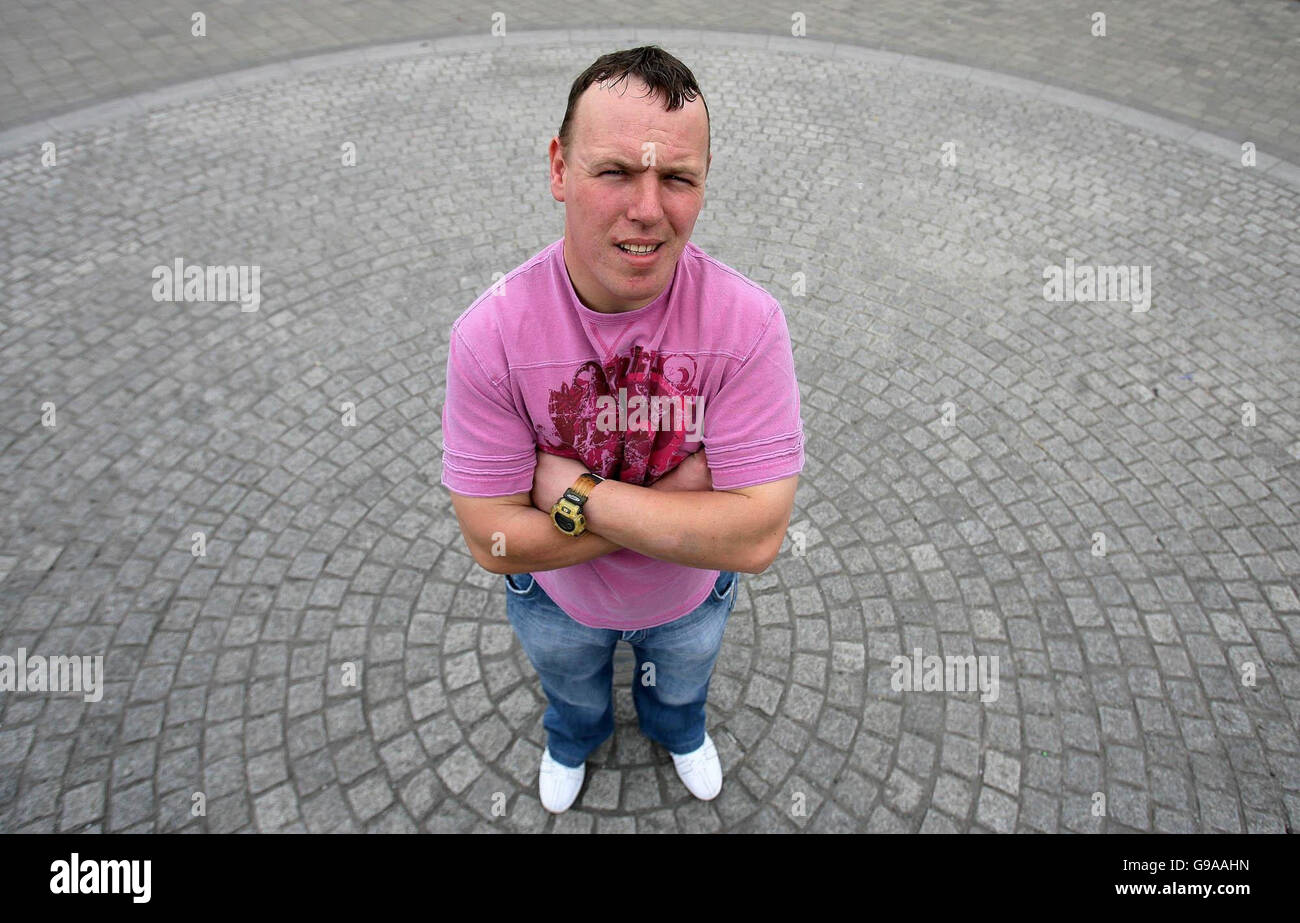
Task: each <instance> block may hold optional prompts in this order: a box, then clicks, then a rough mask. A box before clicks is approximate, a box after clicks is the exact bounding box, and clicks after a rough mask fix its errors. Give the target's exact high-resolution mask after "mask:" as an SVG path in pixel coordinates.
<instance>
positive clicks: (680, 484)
mask: <svg viewBox="0 0 1300 923" xmlns="http://www.w3.org/2000/svg"><path fill="white" fill-rule="evenodd" d="M650 489H651V490H712V489H713V473H712V472H711V471H709V460H708V458H707V457H706V456H705V454H704V449H703V448H700V449H699V451H697V452H695V453H694V454H692V455H687V456H686V457H685V458H683V459H682V460H681V461H680V462H678V463H677V467H676V468H674V469H673V470H672V471H669V472H668V473H667V474H665V475H664V476H663V477H661V478H660V479H659V480H657V481H655V482H654V483H653V484H651V485H650Z"/></svg>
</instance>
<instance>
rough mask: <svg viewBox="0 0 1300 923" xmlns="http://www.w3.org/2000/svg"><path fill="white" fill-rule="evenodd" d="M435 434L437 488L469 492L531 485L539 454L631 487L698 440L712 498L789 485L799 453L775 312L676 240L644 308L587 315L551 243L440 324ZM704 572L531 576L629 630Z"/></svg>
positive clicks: (661, 619)
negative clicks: (671, 265) (662, 280)
mask: <svg viewBox="0 0 1300 923" xmlns="http://www.w3.org/2000/svg"><path fill="white" fill-rule="evenodd" d="M496 289H499V290H500V291H501V294H499V295H498V294H494V291H495V290H496ZM442 439H443V443H442V450H443V456H442V484H443V486H445V487H446V488H448V489H449V490H451V491H454V492H455V493H458V494H464V495H467V496H471V497H498V496H505V495H509V494H516V493H523V492H526V491H530V490H532V486H533V469H534V468H535V467H536V456H535V453H536V451H537V449H538V448H541V449H542V450H543V451H548V452H551V453H553V454H556V455H562V456H565V457H568V458H576V459H578V460H579V461H581V462H583V463H584V464H585V465H586V466H587V468H588V470H590V471H594V472H595V473H596V474H599V475H601V476H602V477H607V478H614V479H617V480H621V481H625V482H627V483H629V484H635V485H638V486H642V487H646V486H649V485H650V484H653V483H654V482H655V481H656V480H657V479H658V478H660V477H661V476H663V475H664V474H666V473H668V472H669V471H671V470H672V469H673V468H675V467H677V465H678V464H679V463H680V462H681V461H682V459H684V458H686V457H687V456H688V455H691V454H692V453H694V452H695V451H697V450H698V449H699V448H700V447H701V444H702V445H703V446H704V447H705V448H706V449H707V450H708V453H709V470H710V472H711V474H712V476H713V486H714V489H715V490H728V489H732V488H737V487H750V486H752V485H754V484H762V483H765V482H767V481H775V480H779V479H781V478H786V477H790V476H791V475H794V474H798V473H799V472H800V471H802V470H803V462H804V455H803V426H802V422H801V420H800V419H799V385H798V382H797V381H796V379H795V372H794V356H793V353H792V351H791V347H790V333H789V330H788V329H787V328H786V323H785V315H784V314H783V313H782V311H781V306H780V305H779V304H778V303H777V301H776V299H775V298H773V297H772V296H771V295H769V294H768V293H767V292H766V291H765V290H764V289H763V288H761V287H760V286H759V285H757V284H755V283H754V282H751V281H750V280H749V279H747V278H745V277H744V276H742V275H741V274H740V273H738V272H736V271H735V270H734V269H731V268H730V267H728V266H725V265H723V264H722V263H720V262H718V261H717V260H715V259H713V258H712V257H710V256H709V255H708V254H706V253H705V252H704V251H703V250H701V249H700V248H699V247H697V246H695V244H693V243H690V242H689V241H688V242H687V244H686V247H685V248H684V250H683V251H682V255H681V258H680V259H679V260H678V262H677V266H676V269H675V272H674V275H673V278H672V281H671V282H670V283H669V284H668V286H667V287H666V288H665V289H664V290H663V292H661V293H660V294H659V297H657V298H656V299H655V300H654V301H652V302H651V303H650V304H648V305H645V306H644V307H641V308H638V309H637V310H635V311H627V312H624V313H622V314H602V313H600V312H598V311H592V310H591V309H590V308H587V307H586V306H584V305H583V304H582V302H581V301H579V300H578V296H577V294H576V293H575V292H574V290H573V283H572V281H571V280H570V279H569V273H568V270H567V269H566V267H565V265H564V239H563V238H561V239H560V240H558V241H556V242H555V243H553V244H551V245H550V246H549V247H547V248H546V249H544V250H542V251H541V252H539V253H538V254H536V255H535V256H533V257H532V258H531V259H529V260H528V261H527V262H525V263H523V264H522V265H520V266H519V267H517V268H516V269H514V270H512V271H511V272H510V273H508V274H507V275H506V276H505V278H504V279H502V280H501V283H499V285H498V286H496V287H494V289H489V290H488V291H486V292H484V293H483V294H482V295H480V296H479V297H478V298H477V299H476V300H475V301H474V303H473V304H471V305H470V306H469V307H468V308H467V309H466V310H465V311H464V313H462V314H461V315H460V317H458V318H457V319H456V321H455V322H454V323H453V324H452V327H451V338H450V342H449V344H448V355H447V393H446V399H445V401H444V403H443V409H442ZM597 491H599V487H598V488H597ZM718 573H719V572H718V571H716V570H703V569H700V568H696V567H689V566H686V565H683V564H673V563H670V562H667V561H659V560H656V559H655V558H651V557H647V556H646V555H643V554H641V553H640V552H637V551H633V550H631V549H630V548H621V549H619V550H618V551H614V552H611V553H609V554H607V555H603V556H601V557H598V558H593V559H592V560H590V561H586V562H584V563H582V564H575V565H573V566H571V567H562V568H558V569H555V570H548V571H538V572H536V573H534V575H533V576H534V577H535V578H536V580H537V582H538V584H539V585H540V586H541V587H542V589H543V590H545V591H546V593H547V594H548V595H549V596H550V597H551V599H553V600H554V601H555V603H556V604H557V605H558V606H559V607H560V608H561V609H563V610H564V611H565V612H566V613H568V614H569V615H570V616H571V617H572V618H574V619H575V620H576V621H578V622H580V623H582V624H583V625H587V626H590V627H592V628H613V629H618V630H622V631H633V630H636V629H639V628H651V627H653V626H655V625H662V624H664V623H665V622H670V621H672V620H673V619H675V618H679V617H681V616H683V615H685V614H686V613H688V612H690V611H691V610H693V609H695V608H696V607H697V606H698V605H700V603H702V602H704V600H705V598H707V596H708V595H709V591H710V590H711V589H712V587H713V584H714V582H715V581H716V580H717V578H718Z"/></svg>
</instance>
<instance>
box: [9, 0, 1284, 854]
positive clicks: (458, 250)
mask: <svg viewBox="0 0 1300 923" xmlns="http://www.w3.org/2000/svg"><path fill="white" fill-rule="evenodd" d="M972 15H973V14H972ZM1233 15H1237V14H1233ZM572 38H573V43H572V44H569V43H568V41H564V42H562V43H561V44H557V45H545V44H539V45H534V46H526V45H519V46H511V47H501V48H490V47H486V46H487V43H486V42H481V43H480V44H481V45H482V46H483V47H473V45H472V43H467V44H466V46H465V47H464V48H462V49H461V50H460V51H455V50H453V49H450V48H438V47H430V48H425V49H420V48H417V47H411V48H407V49H398V51H397V52H395V53H393V54H392V55H391V56H388V57H369V58H368V57H366V56H365V55H361V54H358V55H354V56H350V57H343V58H338V59H334V60H332V61H329V62H326V64H325V65H324V66H322V67H321V68H319V69H317V70H289V69H284V70H281V71H275V72H273V79H271V78H270V77H269V76H268V75H266V74H262V75H254V77H253V78H252V79H250V81H249V82H247V83H246V84H245V85H244V86H243V87H242V88H233V87H224V88H223V86H218V85H213V86H211V87H209V90H210V91H211V92H209V93H208V94H207V95H201V94H200V95H194V96H192V97H191V96H187V95H186V94H180V95H178V96H176V97H173V98H169V99H162V98H159V99H154V100H152V101H149V100H146V101H143V102H141V101H137V104H135V105H132V106H128V107H126V108H125V109H121V110H112V111H111V112H109V115H110V116H111V117H110V118H107V120H105V119H104V118H102V116H103V113H100V116H101V118H100V119H99V121H94V120H92V119H91V118H90V117H89V115H86V117H85V118H81V117H80V116H79V117H77V118H69V119H65V120H60V121H59V124H58V126H56V133H55V136H54V138H53V140H56V141H57V143H58V163H57V165H56V166H54V167H42V166H41V165H40V163H39V161H38V159H37V154H36V151H37V150H38V148H37V147H36V146H34V145H31V146H28V147H23V148H18V149H16V150H14V151H11V152H10V153H7V154H5V155H4V156H3V157H0V188H2V189H3V194H4V201H5V202H6V208H5V210H4V211H3V213H2V214H0V252H3V253H4V254H5V263H4V265H3V267H0V292H2V293H3V303H4V305H5V308H6V312H5V314H4V316H3V323H4V327H3V328H2V329H3V333H4V336H3V338H0V408H3V410H2V411H0V448H2V454H0V475H2V477H0V494H2V499H3V504H2V505H0V509H2V510H3V517H4V518H3V520H0V655H8V656H14V655H15V654H16V652H17V650H18V649H19V648H24V649H26V650H27V651H29V652H33V653H43V654H56V653H57V654H79V653H80V654H94V653H103V654H105V655H106V659H105V668H106V671H107V675H108V685H107V689H106V691H105V694H104V697H103V700H102V701H101V702H97V703H85V702H83V701H82V699H81V698H80V697H79V696H76V695H71V694H66V693H65V694H33V693H22V694H10V693H0V830H6V831H53V830H113V831H118V830H123V831H150V830H177V829H185V830H193V831H235V830H262V831H268V830H297V831H302V830H462V829H468V830H542V829H544V830H555V831H590V830H596V831H606V830H619V831H629V832H631V831H636V832H643V831H657V830H792V831H793V830H799V829H810V830H882V831H903V830H924V831H942V830H962V831H966V830H984V831H1000V832H1001V831H1034V830H1042V831H1065V830H1071V831H1086V832H1093V831H1122V830H1143V831H1174V830H1195V831H1273V832H1280V831H1282V830H1286V829H1290V828H1292V827H1294V826H1295V823H1296V819H1297V816H1298V815H1300V734H1298V733H1297V727H1298V726H1300V668H1298V665H1297V657H1296V651H1297V643H1298V642H1300V599H1297V590H1298V589H1300V577H1298V575H1300V548H1297V536H1298V535H1300V529H1298V528H1297V515H1296V511H1297V510H1298V509H1300V427H1297V418H1298V416H1300V361H1298V359H1297V357H1298V356H1300V351H1297V348H1296V347H1297V330H1298V329H1300V321H1298V318H1297V305H1300V297H1298V296H1300V291H1298V289H1300V284H1298V279H1297V275H1296V269H1295V267H1296V266H1297V265H1298V260H1297V256H1298V255H1300V254H1298V253H1297V251H1298V250H1300V245H1298V244H1300V234H1298V233H1297V224H1296V219H1295V216H1296V214H1297V211H1298V209H1297V205H1298V204H1300V203H1298V201H1297V200H1298V199H1300V193H1298V192H1297V188H1298V187H1297V184H1296V183H1295V181H1294V178H1295V172H1294V167H1292V166H1289V165H1287V164H1285V163H1282V162H1278V161H1276V160H1271V161H1268V162H1267V163H1266V162H1265V160H1264V159H1261V161H1260V166H1259V167H1255V168H1249V167H1243V166H1241V165H1240V162H1239V160H1238V152H1237V149H1236V146H1235V143H1234V139H1232V138H1230V139H1229V140H1228V141H1227V142H1225V143H1224V145H1223V146H1221V147H1216V142H1215V140H1214V139H1213V138H1211V137H1209V136H1208V135H1204V134H1197V135H1192V134H1191V129H1183V128H1181V127H1180V126H1181V123H1160V122H1158V121H1156V120H1149V119H1146V118H1145V117H1143V116H1142V115H1141V114H1140V113H1134V112H1132V111H1126V110H1121V109H1117V108H1115V107H1113V106H1106V105H1103V104H1100V103H1098V102H1096V101H1090V100H1087V99H1081V98H1077V97H1072V96H1069V95H1066V94H1058V93H1053V92H1050V91H1046V90H1044V88H1043V87H1041V86H1032V85H1027V84H1023V83H1019V84H1017V83H1013V82H1007V81H999V80H997V79H996V78H994V77H991V76H990V75H986V74H980V73H975V72H971V71H969V70H966V69H962V68H953V67H941V66H932V65H930V64H928V63H927V62H925V61H916V60H900V59H899V58H898V57H897V56H888V55H872V54H861V55H855V54H851V53H848V52H847V51H846V50H845V49H842V48H839V49H831V51H830V53H828V54H826V53H823V52H825V51H826V49H825V47H824V46H814V45H811V44H809V45H805V46H798V47H787V46H785V45H775V46H773V47H768V48H760V47H755V44H754V43H755V40H754V39H753V38H750V39H748V40H747V39H745V37H743V36H724V35H716V34H715V35H712V36H708V37H707V39H708V41H709V43H710V44H709V45H708V47H707V49H706V48H705V47H703V46H702V45H701V43H700V40H698V39H697V38H696V37H693V36H686V37H684V38H682V39H681V40H677V41H672V42H664V44H665V46H666V47H668V48H670V50H673V51H674V52H675V53H678V54H680V55H681V56H682V57H683V58H684V59H685V60H686V61H687V63H689V64H690V65H691V66H692V67H693V68H694V69H695V70H696V73H697V76H698V77H699V78H700V80H701V82H702V84H703V86H704V87H705V89H706V92H707V93H709V94H710V95H709V98H710V105H711V108H712V109H713V112H714V118H715V122H714V135H713V144H714V149H715V154H716V156H715V161H714V174H713V176H711V185H710V190H709V198H708V202H707V204H706V206H705V210H704V212H703V214H702V215H701V218H700V221H699V224H698V225H697V229H696V235H695V240H696V242H697V243H698V244H699V245H700V246H702V247H703V248H704V249H705V250H706V251H708V252H710V253H712V254H714V255H716V256H717V257H719V258H720V259H722V260H723V261H725V262H727V263H729V264H730V265H732V266H734V267H736V268H737V269H738V270H739V271H741V272H743V273H745V274H747V275H749V276H750V277H751V278H753V279H755V280H756V281H758V282H760V283H761V284H763V285H765V286H766V287H768V288H769V290H771V291H772V292H773V293H774V294H776V295H777V296H778V297H779V298H780V299H781V301H782V304H783V305H784V306H785V309H786V313H787V317H788V320H789V324H790V329H791V334H792V337H793V339H794V342H795V356H796V361H797V364H798V373H799V377H800V385H801V393H802V398H803V407H804V420H805V426H806V431H807V435H808V464H807V467H806V469H805V472H804V476H803V478H802V481H801V485H800V490H799V495H798V498H797V505H796V510H795V515H794V519H793V522H792V524H791V541H790V542H788V543H787V546H786V548H785V549H784V550H783V553H782V555H781V557H780V558H779V559H778V561H777V563H776V564H775V565H774V566H773V567H772V568H771V569H770V570H769V571H768V572H766V573H765V574H763V575H761V576H747V577H745V578H743V583H742V584H741V588H740V596H739V599H738V601H737V605H736V609H735V612H734V613H733V615H732V619H731V622H730V624H729V627H728V631H727V636H726V646H725V648H724V651H723V654H722V657H721V659H720V662H719V667H718V672H717V674H716V677H715V680H714V688H713V695H712V697H711V703H710V728H711V730H712V733H713V736H714V738H715V740H716V741H717V742H718V745H719V749H720V751H721V753H722V759H723V764H724V768H725V769H726V771H727V781H726V784H725V786H724V789H723V793H722V795H721V796H720V797H719V798H718V799H717V800H716V801H714V802H712V803H709V804H703V803H700V802H697V801H695V800H694V799H692V798H691V797H690V795H689V794H688V793H687V792H686V791H685V789H684V788H682V786H681V785H680V783H679V782H678V781H677V779H676V777H675V775H674V773H673V770H672V765H671V761H670V759H669V757H668V755H667V754H666V753H664V752H662V751H661V750H660V749H658V748H656V747H652V746H651V745H650V744H648V743H647V742H646V741H645V740H644V739H643V738H642V737H641V736H640V735H639V733H637V731H636V729H635V724H634V722H633V719H632V712H631V698H630V694H629V692H628V690H627V688H626V684H625V683H624V684H623V685H622V686H621V687H620V689H619V697H618V715H619V718H620V723H619V727H618V730H617V732H616V734H615V736H614V738H613V739H612V740H611V741H610V742H609V743H607V744H606V745H605V746H604V747H602V748H601V750H600V751H598V752H597V753H596V755H595V757H594V759H593V761H592V764H591V770H592V772H591V778H590V781H589V783H588V785H587V788H586V790H585V792H584V794H583V795H582V798H581V800H580V802H579V804H578V806H577V807H575V809H574V810H572V811H570V812H569V813H567V814H565V815H563V816H562V817H560V818H558V819H555V818H552V817H550V816H548V815H546V814H545V812H544V811H543V810H542V809H541V806H540V804H539V802H538V801H537V797H536V789H535V773H536V767H537V761H538V758H539V756H540V752H541V746H542V744H543V741H544V737H543V731H542V728H541V724H540V717H541V712H542V708H543V700H542V698H541V695H540V689H539V688H538V686H537V683H536V680H535V678H534V676H533V674H532V672H531V669H530V668H529V666H528V664H527V662H526V660H525V659H524V657H523V655H522V652H521V651H520V649H519V648H518V646H517V644H516V643H515V641H514V639H513V635H512V633H511V631H510V629H509V626H508V624H507V623H506V621H505V616H504V602H505V600H504V589H503V587H502V586H501V581H500V578H496V577H493V576H491V575H487V574H485V573H483V572H482V571H480V570H478V569H477V568H476V567H475V566H474V565H473V563H472V561H471V560H470V558H469V556H468V555H467V553H466V552H465V551H464V549H463V546H462V544H461V541H460V538H459V534H458V532H457V529H456V527H455V524H454V521H453V520H452V519H451V517H450V506H449V503H448V502H447V497H446V493H445V491H443V490H442V488H441V487H440V486H439V485H438V472H439V445H440V431H439V421H440V410H441V401H442V376H443V372H444V363H445V356H446V348H445V347H446V339H445V333H446V330H447V327H448V325H449V323H450V321H451V320H452V319H453V318H454V317H455V316H456V315H457V314H458V313H459V312H460V311H461V310H462V309H463V308H464V306H465V305H466V304H468V303H469V301H470V300H472V298H473V297H474V296H475V295H477V294H478V293H479V292H481V291H483V290H484V289H485V288H487V287H488V285H490V283H491V281H492V278H493V273H494V272H497V271H505V270H508V269H509V268H511V267H513V266H515V265H517V264H518V263H519V262H520V261H522V260H523V259H525V258H526V257H528V256H529V255H531V254H532V253H534V252H536V251H537V250H538V249H540V248H541V247H542V246H544V245H545V244H547V243H549V242H551V241H552V240H554V239H555V238H556V237H558V236H559V233H560V228H561V220H562V212H561V209H562V206H560V205H559V204H557V203H555V202H554V201H553V200H551V199H550V197H549V194H548V193H547V191H546V187H545V182H544V177H545V166H544V160H543V154H544V150H545V144H546V142H547V140H549V138H550V136H551V134H552V133H553V132H554V130H555V128H556V127H557V126H558V123H559V119H560V116H561V115H562V112H563V103H564V95H565V92H566V91H567V87H568V82H569V80H571V79H572V76H573V75H574V74H575V73H576V72H577V70H579V69H581V68H582V67H584V66H585V65H586V64H587V63H589V62H590V60H592V59H593V58H594V57H595V56H596V55H598V54H600V53H602V52H604V51H606V50H609V48H610V47H619V46H621V45H623V44H626V43H622V42H614V43H613V44H611V41H612V39H611V38H609V37H595V36H591V35H578V34H574V35H573V36H572ZM1242 66H1243V67H1245V64H1244V63H1243V64H1242ZM1293 86H1294V83H1291V84H1289V85H1287V86H1286V87H1285V88H1283V89H1278V88H1275V89H1274V96H1275V97H1278V98H1282V99H1283V100H1284V101H1285V102H1286V103H1287V107H1288V108H1289V110H1290V111H1295V108H1296V107H1295V105H1294V103H1295V91H1294V90H1293V89H1292V87H1293ZM827 87H835V88H836V92H833V93H827V92H826V88H827ZM187 93H188V91H187ZM14 137H17V136H12V137H10V139H9V140H10V141H13V139H14ZM0 140H3V139H0ZM349 140H351V141H355V142H356V144H357V149H358V164H357V166H355V167H346V168H345V167H342V166H340V165H339V153H338V152H339V148H340V145H341V144H342V143H343V142H344V141H349ZM945 141H954V142H955V143H956V148H955V150H956V154H957V162H956V164H955V165H953V166H945V165H944V164H943V163H942V162H941V149H940V146H941V144H943V142H945ZM1266 167H1267V168H1268V172H1265V168H1266ZM178 257H179V258H183V259H184V260H186V261H187V262H193V263H200V264H224V263H230V264H251V263H256V264H258V265H260V267H261V272H262V276H261V278H262V297H263V301H262V304H261V307H260V309H259V310H258V311H257V312H249V313H244V312H241V311H240V310H239V306H238V305H237V304H234V303H213V302H208V303H193V302H190V303H185V302H181V303H170V302H156V301H154V300H153V298H152V297H151V288H152V284H153V283H152V279H151V270H152V268H153V267H155V266H159V265H171V263H172V261H173V260H174V259H176V258H178ZM1067 258H1072V259H1073V260H1074V261H1075V262H1077V263H1087V264H1125V265H1127V264H1133V265H1150V266H1151V267H1152V274H1153V280H1154V281H1153V288H1154V297H1153V298H1152V300H1151V304H1150V309H1149V311H1147V312H1145V313H1135V312H1133V311H1132V310H1131V309H1130V306H1129V305H1127V304H1122V303H1116V302H1109V303H1108V302H1075V303H1056V302H1050V301H1047V300H1045V299H1044V297H1043V270H1044V268H1045V267H1049V266H1052V265H1059V264H1063V263H1064V261H1065V260H1066V259H1067ZM794 273H803V274H804V276H805V279H806V286H807V290H806V294H804V295H802V296H800V295H795V294H793V293H792V291H791V281H792V276H793V274H794ZM344 401H353V402H355V404H356V414H357V423H358V425H357V426H356V427H346V426H344V425H342V423H341V422H340V415H339V406H340V404H341V403H342V402H344ZM46 402H52V403H53V404H54V405H55V408H56V423H57V425H56V426H55V427H53V428H48V427H44V426H42V425H41V424H40V417H41V414H42V412H43V410H42V405H43V404H45V403H46ZM945 402H951V404H952V408H951V411H952V424H953V425H951V426H946V425H944V423H943V421H942V419H941V415H942V414H943V405H944V404H945ZM1246 402H1249V403H1251V404H1252V405H1253V407H1254V408H1255V413H1256V419H1255V425H1253V426H1245V425H1243V424H1242V415H1243V407H1242V405H1243V404H1244V403H1246ZM196 531H202V532H204V533H205V535H206V541H207V548H206V551H207V554H206V556H205V557H198V558H196V557H194V556H193V555H192V554H191V545H192V541H193V539H192V535H193V533H194V532H196ZM1096 533H1102V535H1104V537H1105V541H1106V550H1107V553H1106V554H1105V556H1096V555H1094V554H1093V553H1092V551H1093V548H1094V547H1095V546H1096V542H1097V539H1096V538H1095V534H1096ZM799 542H803V543H804V544H805V546H806V553H805V554H802V555H800V554H799V553H798V548H797V544H798V543H799ZM916 648H921V649H922V650H923V652H924V653H926V654H944V655H960V654H965V653H969V654H974V655H978V656H984V657H992V656H994V655H996V656H998V657H999V662H1000V679H1001V682H1000V695H999V696H998V698H997V699H996V700H995V701H991V702H987V703H986V702H982V701H981V700H980V697H979V695H978V694H977V693H963V692H939V691H917V692H899V691H895V690H893V689H892V688H891V684H890V678H891V673H892V670H891V666H890V661H891V658H893V657H894V656H896V655H900V654H910V653H911V652H912V651H913V650H914V649H916ZM347 663H353V664H359V665H360V667H361V681H360V686H359V688H353V687H347V686H344V685H343V684H342V683H341V682H340V676H341V673H342V669H343V667H344V665H345V664H347ZM1252 668H1253V671H1254V673H1255V680H1254V684H1253V685H1249V684H1247V683H1245V682H1243V675H1246V674H1248V673H1249V672H1250V671H1251V669H1252ZM196 792H202V793H203V795H204V797H205V799H206V815H205V816H202V817H194V816H192V813H191V805H192V804H193V797H194V794H195V793H196ZM498 793H500V796H501V797H500V798H498V797H496V796H497V794H498ZM1098 793H1100V794H1101V795H1104V796H1105V813H1104V815H1097V814H1095V813H1094V810H1093V809H1094V805H1096V804H1097V803H1098V802H1097V798H1096V795H1097V794H1098ZM502 801H503V802H504V804H505V806H506V812H505V814H504V816H496V815H494V813H493V807H494V805H495V804H498V803H501V802H502ZM799 805H803V806H805V810H804V811H802V812H800V811H798V810H796V807H797V806H799Z"/></svg>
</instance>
